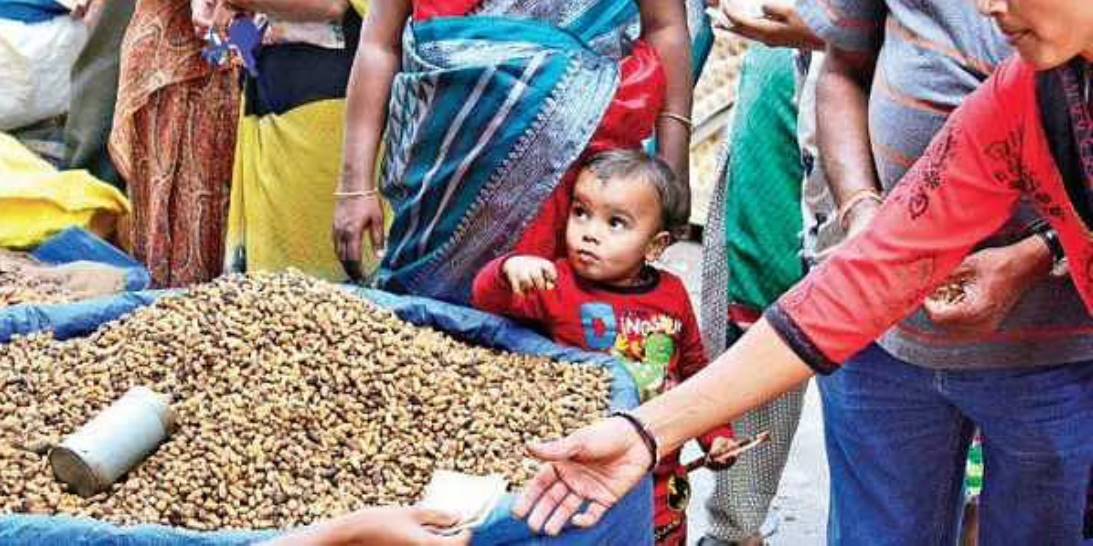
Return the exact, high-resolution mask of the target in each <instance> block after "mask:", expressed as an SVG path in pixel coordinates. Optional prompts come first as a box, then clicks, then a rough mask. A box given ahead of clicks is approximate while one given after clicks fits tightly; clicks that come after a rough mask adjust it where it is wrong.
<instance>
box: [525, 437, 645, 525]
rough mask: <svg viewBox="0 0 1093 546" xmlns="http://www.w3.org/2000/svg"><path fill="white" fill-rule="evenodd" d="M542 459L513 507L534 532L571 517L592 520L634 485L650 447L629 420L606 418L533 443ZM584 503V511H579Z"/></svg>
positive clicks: (576, 522) (590, 522) (585, 521)
mask: <svg viewBox="0 0 1093 546" xmlns="http://www.w3.org/2000/svg"><path fill="white" fill-rule="evenodd" d="M530 451H531V454H532V455H534V456H535V457H537V458H539V459H541V460H543V461H546V462H547V464H546V465H544V466H543V468H542V469H541V470H540V471H539V474H538V475H536V477H535V479H533V480H532V481H531V483H529V484H528V486H527V488H526V489H525V490H524V492H523V494H521V496H520V499H519V500H518V501H517V503H516V506H515V507H514V509H513V511H514V513H515V514H516V516H517V517H520V518H527V523H528V526H529V527H531V529H532V530H534V531H537V532H538V531H542V532H545V533H547V534H549V535H556V534H558V533H559V532H561V530H562V528H563V527H565V525H566V523H569V522H570V521H572V523H573V524H574V525H577V526H578V527H591V526H592V525H595V524H596V523H597V522H598V521H599V520H600V518H602V517H603V515H604V514H605V513H606V512H607V510H608V509H609V508H611V507H612V506H614V505H615V503H617V502H618V501H619V499H621V498H622V497H623V496H624V495H626V493H627V492H629V491H630V490H631V489H633V488H634V486H635V485H637V484H638V482H640V481H641V479H642V478H643V477H644V476H645V474H646V473H647V471H648V469H649V452H648V450H647V449H646V447H645V445H644V444H643V443H642V442H641V439H640V438H639V437H638V435H637V433H636V432H635V431H634V429H633V428H631V426H630V424H629V423H627V422H626V421H624V420H622V419H617V418H616V419H606V420H603V421H600V422H598V423H596V424H593V425H591V426H588V427H585V428H583V429H581V430H578V431H577V432H574V433H573V434H572V435H570V436H567V437H565V438H562V439H561V440H557V441H555V442H550V443H547V444H542V445H537V446H532V447H531V448H530ZM585 503H587V507H586V508H585V510H584V511H583V512H579V510H580V509H581V507H582V506H584V505H585Z"/></svg>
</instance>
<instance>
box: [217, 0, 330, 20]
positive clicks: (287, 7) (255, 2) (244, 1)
mask: <svg viewBox="0 0 1093 546" xmlns="http://www.w3.org/2000/svg"><path fill="white" fill-rule="evenodd" d="M228 4H229V5H230V6H231V7H232V8H234V9H236V10H239V11H250V12H255V13H264V14H266V15H269V16H271V17H274V18H276V19H281V20H284V21H298V22H307V21H315V22H326V21H340V20H341V19H342V17H343V16H344V15H345V10H347V9H349V2H347V1H346V0H229V2H228Z"/></svg>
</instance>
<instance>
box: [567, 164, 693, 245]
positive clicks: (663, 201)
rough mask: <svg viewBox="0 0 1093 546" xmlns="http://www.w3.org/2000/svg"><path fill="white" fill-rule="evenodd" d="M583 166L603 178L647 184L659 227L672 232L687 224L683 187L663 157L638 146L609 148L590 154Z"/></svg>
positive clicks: (605, 179)
mask: <svg viewBox="0 0 1093 546" xmlns="http://www.w3.org/2000/svg"><path fill="white" fill-rule="evenodd" d="M585 168H587V169H588V170H590V171H592V174H594V175H596V178H599V179H600V180H602V181H604V182H606V181H608V180H612V179H615V178H624V179H629V180H640V181H643V182H646V183H648V184H651V185H652V186H653V188H655V189H656V190H657V197H659V198H660V211H661V227H662V228H663V229H664V230H665V231H669V232H674V231H675V230H677V229H679V228H680V227H682V226H685V225H687V221H688V220H689V219H688V218H687V217H686V216H685V215H686V211H685V210H683V209H684V206H685V203H684V196H683V189H682V188H681V187H680V185H679V179H678V178H677V177H676V175H675V172H673V171H672V168H671V167H669V166H668V164H667V163H665V162H664V160H663V159H660V158H659V157H654V156H651V155H649V154H647V153H645V152H643V151H641V150H611V151H608V152H601V153H599V154H596V155H594V156H592V158H590V159H589V160H588V161H587V162H586V163H585Z"/></svg>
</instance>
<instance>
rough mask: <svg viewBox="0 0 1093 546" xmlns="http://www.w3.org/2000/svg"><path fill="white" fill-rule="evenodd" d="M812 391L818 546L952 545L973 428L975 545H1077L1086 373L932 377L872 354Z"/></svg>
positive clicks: (1089, 371)
mask: <svg viewBox="0 0 1093 546" xmlns="http://www.w3.org/2000/svg"><path fill="white" fill-rule="evenodd" d="M820 389H821V393H822V397H823V411H824V426H825V437H826V444H827V457H828V463H829V465H830V470H831V511H830V514H829V517H828V544H830V545H832V546H856V545H869V546H877V545H893V546H935V545H936V546H951V545H954V544H956V543H957V539H958V537H959V531H960V529H959V527H960V517H959V515H960V513H961V506H962V502H963V495H962V487H963V477H964V468H965V458H966V456H967V451H968V445H969V443H970V441H971V436H972V432H973V431H974V429H975V427H976V426H978V427H980V428H981V429H982V431H983V455H984V465H985V470H984V472H985V475H984V488H983V493H982V496H981V497H980V503H981V504H980V544H981V545H982V546H1004V545H1005V546H1008V545H1014V546H1029V545H1052V546H1078V545H1080V544H1082V520H1083V517H1084V513H1085V508H1086V494H1087V488H1088V487H1089V480H1090V470H1091V469H1093V362H1083V363H1076V364H1068V365H1065V366H1059V367H1052V368H1034V369H1020V370H984V371H937V370H929V369H925V368H921V367H918V366H914V365H911V364H908V363H906V362H903V361H901V360H899V359H897V358H895V357H893V356H891V355H890V354H888V353H887V352H885V351H884V350H883V349H881V348H880V347H877V346H876V345H873V346H870V347H869V348H867V349H865V350H864V351H862V352H861V353H859V354H858V355H857V356H855V357H854V358H853V359H851V360H850V361H849V362H848V363H847V364H846V365H845V366H844V367H843V369H841V370H839V371H837V372H835V373H834V374H832V375H831V376H828V377H824V378H821V380H820ZM1087 544H1088V543H1087Z"/></svg>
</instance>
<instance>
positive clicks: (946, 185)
mask: <svg viewBox="0 0 1093 546" xmlns="http://www.w3.org/2000/svg"><path fill="white" fill-rule="evenodd" d="M1035 102H1036V101H1035V81H1034V77H1033V72H1032V69H1031V67H1030V66H1028V65H1025V64H1023V63H1021V62H1020V61H1019V60H1018V59H1011V60H1010V61H1009V62H1008V63H1006V64H1005V65H1004V66H1003V67H1001V68H1000V69H999V70H998V71H997V72H996V73H995V75H994V76H993V77H992V78H991V79H989V80H987V82H985V83H984V84H983V85H982V86H981V87H980V88H979V90H978V91H976V92H975V93H973V94H972V95H970V96H969V97H968V98H967V99H966V100H965V102H964V104H963V105H962V106H961V107H960V108H958V109H957V110H956V111H955V112H954V113H953V114H952V116H951V117H950V118H949V121H948V123H946V125H945V127H944V128H943V129H942V130H941V131H940V132H939V133H938V134H937V135H936V136H935V137H934V140H933V142H932V143H931V144H930V146H929V148H927V150H926V152H925V153H924V154H923V156H922V157H921V158H920V159H919V160H918V161H917V162H916V163H915V165H914V167H913V168H912V169H911V170H910V171H909V172H908V173H907V175H906V177H905V178H904V179H903V180H902V181H901V182H900V183H899V185H898V186H897V187H896V188H895V190H893V191H892V193H891V194H890V195H889V196H888V197H887V199H885V202H884V205H883V206H882V207H881V209H880V213H879V214H878V215H877V218H876V219H875V220H874V222H873V224H872V225H871V226H870V227H869V229H868V230H867V231H866V232H865V233H863V234H862V235H861V236H859V237H857V238H855V239H853V240H851V241H848V242H847V243H846V244H845V245H844V246H843V247H842V248H841V249H840V250H839V251H838V252H837V253H835V254H834V255H833V256H832V257H831V258H830V259H829V260H828V261H827V262H825V263H824V264H822V265H821V266H820V267H818V268H817V269H816V270H814V271H813V272H812V273H811V274H809V275H808V276H807V277H806V278H805V279H804V280H803V281H801V283H800V284H798V285H797V286H796V287H795V288H794V289H793V290H791V291H790V292H788V293H787V294H785V295H784V296H783V297H782V298H781V299H780V300H779V301H778V302H777V303H776V304H775V305H773V306H771V307H770V308H769V309H768V310H767V312H766V314H765V316H766V318H767V320H768V321H769V322H770V323H771V325H772V326H773V327H774V328H775V330H776V331H777V332H778V334H779V335H780V336H781V337H782V339H783V340H784V341H785V342H786V343H787V344H788V345H789V346H790V347H791V348H792V349H793V350H794V352H796V353H797V355H798V356H800V357H801V358H802V359H803V360H804V361H805V362H806V363H808V364H809V365H810V366H811V367H812V368H813V369H815V370H816V371H818V372H820V373H829V372H831V371H833V370H835V369H836V368H837V367H838V365H839V364H841V363H842V362H844V361H845V360H847V359H848V358H849V357H851V356H853V355H854V354H855V353H856V352H858V351H859V350H861V349H862V348H864V347H865V346H866V345H868V344H869V343H870V342H872V341H873V340H874V339H876V338H877V337H879V336H880V335H881V334H883V333H884V332H885V330H887V329H888V328H889V327H891V326H892V325H893V324H895V323H896V322H898V321H899V320H900V319H902V318H904V317H905V316H907V315H908V314H909V313H910V312H912V311H913V310H914V309H915V308H916V307H917V306H918V305H919V304H921V302H922V301H923V300H924V299H926V297H927V296H929V295H930V294H931V293H932V292H933V290H934V289H935V288H936V287H937V286H938V285H939V284H941V283H942V282H944V280H945V279H946V278H947V276H948V275H949V273H950V272H952V270H953V269H955V268H956V267H957V266H958V265H959V264H960V262H961V261H962V260H963V258H964V257H965V256H967V255H968V253H969V252H971V250H972V249H973V248H974V247H975V245H976V244H978V243H979V242H980V241H982V240H983V239H985V238H986V237H987V236H989V235H991V234H992V233H994V232H995V231H997V229H998V228H999V227H1001V226H1002V225H1003V224H1004V223H1005V222H1006V221H1007V220H1008V219H1009V217H1010V215H1011V214H1012V212H1013V209H1014V207H1015V206H1016V204H1017V201H1018V198H1019V197H1020V195H1021V189H1022V188H1025V187H1026V186H1027V185H1029V184H1036V183H1037V182H1036V180H1034V179H1033V178H1032V177H1031V176H1030V175H1029V173H1028V171H1027V169H1026V168H1025V164H1026V162H1025V160H1024V158H1023V156H1022V151H1021V150H1022V149H1023V140H1024V139H1025V133H1026V131H1025V128H1026V127H1027V126H1028V124H1029V123H1032V122H1038V121H1037V118H1036V112H1035V110H1034V108H1033V105H1035Z"/></svg>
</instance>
